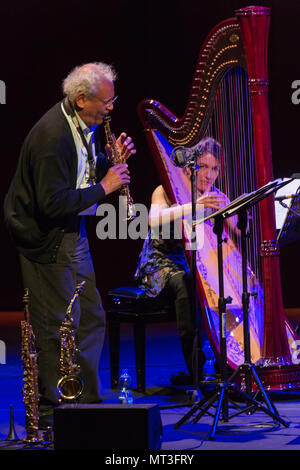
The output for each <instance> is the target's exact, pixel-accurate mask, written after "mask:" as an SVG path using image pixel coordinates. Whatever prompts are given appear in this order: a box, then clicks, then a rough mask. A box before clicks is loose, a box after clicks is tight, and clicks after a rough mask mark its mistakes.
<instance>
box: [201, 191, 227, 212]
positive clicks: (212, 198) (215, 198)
mask: <svg viewBox="0 0 300 470" xmlns="http://www.w3.org/2000/svg"><path fill="white" fill-rule="evenodd" d="M229 202H230V201H229V199H228V197H227V196H226V195H225V194H222V193H217V192H215V191H211V192H208V193H204V194H202V196H200V197H199V198H198V199H197V204H203V205H204V207H211V208H212V209H216V210H218V209H221V208H222V207H224V206H226V205H227V204H229Z"/></svg>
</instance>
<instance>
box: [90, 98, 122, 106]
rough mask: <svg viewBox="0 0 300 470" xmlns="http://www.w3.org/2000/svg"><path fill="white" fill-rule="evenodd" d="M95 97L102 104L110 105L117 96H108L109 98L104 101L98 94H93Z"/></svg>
mask: <svg viewBox="0 0 300 470" xmlns="http://www.w3.org/2000/svg"><path fill="white" fill-rule="evenodd" d="M95 98H97V99H98V100H100V101H101V102H102V103H103V104H104V106H105V107H107V106H111V105H112V104H114V102H115V101H116V99H117V98H118V96H114V97H113V98H110V99H109V100H106V101H105V100H103V99H102V98H100V97H99V96H95Z"/></svg>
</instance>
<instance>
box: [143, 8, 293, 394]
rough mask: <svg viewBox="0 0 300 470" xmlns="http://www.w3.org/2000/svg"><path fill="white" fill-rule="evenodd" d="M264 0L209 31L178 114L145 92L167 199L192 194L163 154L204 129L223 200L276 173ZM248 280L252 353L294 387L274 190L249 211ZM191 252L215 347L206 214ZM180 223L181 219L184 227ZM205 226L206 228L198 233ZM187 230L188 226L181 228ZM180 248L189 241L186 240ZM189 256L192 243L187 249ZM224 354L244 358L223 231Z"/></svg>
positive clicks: (146, 123) (232, 254)
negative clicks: (215, 155) (212, 145)
mask: <svg viewBox="0 0 300 470" xmlns="http://www.w3.org/2000/svg"><path fill="white" fill-rule="evenodd" d="M269 22H270V10H269V9H268V8H264V7H259V6H253V7H252V6H251V7H247V8H243V9H240V10H237V11H236V13H235V17H233V18H230V19H228V20H225V21H223V22H221V23H220V24H218V25H217V26H216V27H215V28H214V29H213V30H212V31H211V33H209V34H208V36H207V38H206V40H205V42H204V44H203V46H202V48H201V51H200V55H199V58H198V62H197V66H196V70H195V73H194V77H193V82H192V87H191V91H190V95H189V99H188V103H187V106H186V109H185V112H184V115H183V117H181V118H177V117H176V116H175V115H174V114H172V112H171V111H169V110H168V109H167V108H166V107H165V106H163V105H162V104H161V103H159V102H158V101H155V100H144V101H142V102H141V103H140V104H139V107H138V113H139V116H140V119H141V121H142V125H143V127H144V129H145V131H146V137H147V140H148V144H149V146H150V150H151V152H152V153H153V157H154V160H155V164H156V166H157V170H158V172H159V175H160V178H161V183H162V184H163V185H164V187H165V190H166V191H167V194H168V197H169V198H170V200H171V201H172V203H174V204H182V203H185V202H186V201H190V195H189V192H188V191H187V189H186V185H185V182H184V178H183V176H182V169H180V168H177V167H175V165H174V164H173V163H172V161H171V160H170V154H171V152H172V150H173V148H174V147H176V146H186V147H192V146H194V145H196V144H197V143H198V142H199V141H200V140H201V139H202V138H203V137H205V136H211V137H214V138H215V139H216V140H218V141H219V142H220V143H221V145H222V149H223V152H222V162H221V168H222V172H221V175H220V177H219V183H218V185H219V188H220V189H221V190H222V191H224V192H227V195H228V196H229V197H230V199H234V198H236V197H237V196H239V195H241V194H243V193H246V192H250V191H253V190H254V189H257V188H260V187H261V186H263V185H264V184H266V183H268V182H269V181H272V180H273V169H272V152H271V138H270V126H269V108H268V69H267V44H268V31H269ZM252 218H253V219H252V224H251V229H252V230H251V240H250V241H249V253H250V255H249V260H248V283H249V290H250V292H251V293H255V294H256V295H251V296H250V305H249V323H250V336H251V359H252V362H253V363H255V364H256V365H257V367H258V373H259V375H260V376H261V379H262V382H263V384H264V386H265V388H266V389H267V390H280V389H282V390H283V389H287V388H296V387H298V386H299V384H300V367H299V366H298V365H297V363H298V357H297V345H296V340H297V335H296V333H295V332H294V331H293V329H292V328H291V326H290V325H289V323H288V321H287V320H286V318H285V316H284V312H283V302H282V291H281V280H280V268H279V252H278V247H277V243H276V228H275V210H274V196H268V197H267V198H266V199H264V200H263V201H261V202H260V203H259V204H258V205H257V207H256V208H255V209H254V210H253V213H252ZM202 225H204V227H202V230H204V237H202V238H204V242H202V241H201V244H200V245H201V246H199V250H198V251H197V293H198V297H199V301H200V304H201V310H202V315H203V321H204V325H205V327H206V331H207V334H208V336H209V339H210V342H211V345H212V347H213V349H214V351H215V353H216V354H219V332H218V327H219V319H218V307H217V299H218V285H217V283H218V279H217V251H216V250H217V246H216V239H215V235H214V234H213V232H212V226H211V222H209V221H208V222H205V224H202ZM184 230H185V231H186V228H184ZM201 233H202V235H203V232H201ZM184 234H185V232H184ZM184 245H185V247H186V244H185V243H184ZM186 254H187V258H188V259H190V252H189V249H188V248H186ZM223 258H224V265H225V267H224V272H225V296H228V295H230V296H231V297H232V298H233V302H232V304H230V305H228V306H227V311H226V330H227V333H226V341H227V352H228V363H229V365H230V366H231V367H232V368H233V369H236V368H237V367H238V366H239V365H240V364H241V363H243V361H244V353H243V334H242V325H243V318H242V303H241V302H242V301H241V269H242V267H241V260H240V253H239V248H238V244H235V242H234V241H232V240H231V238H230V237H229V241H228V242H227V243H226V244H224V249H223Z"/></svg>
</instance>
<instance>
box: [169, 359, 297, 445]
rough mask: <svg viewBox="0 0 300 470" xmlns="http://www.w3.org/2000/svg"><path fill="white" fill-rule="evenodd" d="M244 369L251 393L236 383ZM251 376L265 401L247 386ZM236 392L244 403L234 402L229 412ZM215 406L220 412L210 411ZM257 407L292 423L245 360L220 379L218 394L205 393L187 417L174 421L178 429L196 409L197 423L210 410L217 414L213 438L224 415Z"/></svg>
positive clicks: (226, 417)
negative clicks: (282, 413) (285, 418)
mask: <svg viewBox="0 0 300 470" xmlns="http://www.w3.org/2000/svg"><path fill="white" fill-rule="evenodd" d="M240 373H243V374H244V377H245V379H246V380H245V382H247V384H246V387H245V388H246V390H247V393H244V392H243V391H241V390H240V389H239V388H238V387H237V385H236V383H235V382H236V376H237V375H238V374H240ZM249 379H250V381H252V382H253V383H255V386H256V388H257V391H258V392H260V394H261V399H262V400H261V401H258V400H257V399H256V395H254V396H252V393H251V391H250V393H249V391H248V388H249V387H248V386H247V385H248V383H249ZM250 383H251V382H250ZM232 392H233V393H234V396H235V397H236V398H237V399H239V400H240V401H241V402H242V403H244V404H243V405H241V406H239V405H237V404H236V403H235V402H232V403H233V404H234V405H235V406H234V412H233V413H232V414H231V415H229V406H228V403H229V402H230V401H232V400H230V394H231V393H232ZM215 403H216V405H215ZM211 407H216V412H215V414H214V415H212V413H210V412H209V409H210V408H211ZM256 410H259V411H263V412H264V413H265V414H267V415H268V416H270V417H271V418H273V421H274V422H275V423H278V424H282V425H283V426H285V427H286V428H288V427H289V423H288V422H287V421H285V420H284V419H282V418H281V417H280V415H279V414H278V412H277V410H276V408H275V406H274V405H273V403H272V401H271V400H270V398H269V397H268V395H267V393H266V391H265V389H264V386H263V385H262V382H261V380H260V378H259V375H258V373H257V372H256V369H255V367H254V365H253V364H251V363H248V362H245V363H244V364H242V365H241V366H239V367H238V369H237V370H235V371H234V372H233V374H232V375H231V377H230V378H229V379H228V381H227V382H224V381H220V382H219V383H217V385H216V391H215V392H214V394H213V395H212V396H210V397H208V398H207V397H204V398H203V399H202V400H200V401H199V402H198V403H197V404H195V405H194V406H193V407H192V408H191V409H190V411H189V412H188V413H187V414H186V415H185V416H184V417H183V418H181V420H180V421H178V423H176V424H175V425H174V428H175V429H178V428H179V427H180V426H181V425H182V424H185V423H187V422H188V421H189V419H190V418H191V417H192V416H193V415H194V414H195V413H197V414H196V416H195V417H194V419H193V423H197V422H198V421H199V420H200V418H201V417H202V416H203V415H204V414H210V415H212V416H213V417H214V420H213V424H212V427H211V429H210V432H209V434H208V439H210V440H213V439H214V438H215V434H216V431H217V426H218V422H219V420H220V419H222V421H223V422H228V421H229V420H230V419H232V418H234V417H236V416H239V415H240V414H242V413H246V415H248V416H249V415H251V414H253V413H254V412H255V411H256Z"/></svg>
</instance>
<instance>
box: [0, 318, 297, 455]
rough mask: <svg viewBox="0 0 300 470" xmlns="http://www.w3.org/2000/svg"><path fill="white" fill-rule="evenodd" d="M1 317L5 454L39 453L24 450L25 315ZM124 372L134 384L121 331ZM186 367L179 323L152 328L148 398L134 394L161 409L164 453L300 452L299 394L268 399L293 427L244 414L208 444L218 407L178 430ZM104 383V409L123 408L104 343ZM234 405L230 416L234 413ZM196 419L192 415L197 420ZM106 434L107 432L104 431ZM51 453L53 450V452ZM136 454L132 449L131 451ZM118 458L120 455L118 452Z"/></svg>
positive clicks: (0, 428) (0, 410)
mask: <svg viewBox="0 0 300 470" xmlns="http://www.w3.org/2000/svg"><path fill="white" fill-rule="evenodd" d="M9 315H10V317H9V318H10V321H9V322H7V314H5V313H2V314H1V313H0V327H1V329H0V332H1V333H0V340H1V341H3V342H4V343H5V345H6V358H5V359H6V360H5V363H3V364H0V380H1V387H0V450H16V449H17V450H35V451H37V450H40V451H44V450H46V448H44V447H41V446H35V447H34V448H33V447H28V446H24V444H23V443H22V441H21V439H22V438H24V437H25V427H24V418H25V411H24V405H23V398H22V379H23V371H22V364H21V356H20V329H19V321H20V318H21V317H22V314H21V313H18V312H10V313H9ZM120 367H121V368H127V369H128V370H129V373H130V375H131V376H132V378H133V382H134V387H135V386H136V382H135V359H134V349H133V338H132V331H131V329H130V328H129V327H126V326H123V327H122V335H121V354H120ZM184 370H185V365H184V362H183V357H182V354H181V350H180V343H179V339H178V336H177V332H176V325H175V324H174V323H166V324H157V325H149V327H148V329H147V344H146V387H147V388H146V393H145V394H139V393H137V392H135V391H134V392H133V393H134V403H136V404H157V405H158V406H159V408H160V415H161V420H162V439H161V449H160V452H173V451H176V452H177V453H184V452H190V453H193V452H195V453H196V454H197V453H198V452H199V451H208V453H213V452H223V451H224V452H228V451H234V452H236V451H241V452H246V451H249V452H250V453H257V452H271V451H272V453H274V452H276V451H281V452H283V453H285V452H297V451H299V450H300V431H299V428H300V391H292V390H291V391H285V392H273V393H270V394H268V396H269V397H270V398H271V400H272V402H273V403H274V405H275V406H276V409H277V412H278V415H279V416H280V418H281V419H282V420H283V421H284V422H285V423H286V424H287V425H288V426H287V427H286V426H284V425H283V424H281V423H278V422H274V421H273V419H272V418H271V417H270V416H268V415H267V414H266V413H265V412H263V411H259V410H256V411H255V412H254V413H253V414H251V415H247V414H245V413H242V414H241V415H239V416H235V417H234V418H232V419H230V420H229V421H228V422H226V423H225V422H223V421H222V420H219V421H218V424H217V428H216V434H215V438H214V440H209V439H208V434H209V433H210V431H211V430H212V426H213V419H214V418H213V414H215V407H214V406H213V407H211V408H210V409H209V411H210V413H212V414H211V415H208V414H205V415H204V416H202V417H201V418H200V419H199V421H198V422H196V423H189V424H182V425H181V426H180V427H179V428H178V429H175V427H174V425H175V424H177V423H178V422H179V421H180V420H181V418H182V417H183V416H185V415H186V413H187V412H188V411H189V410H190V409H191V407H190V406H182V407H181V406H177V405H182V404H184V403H186V401H187V396H188V392H189V391H190V392H192V391H193V387H192V386H191V387H184V386H173V385H171V382H170V377H171V375H172V374H176V373H178V372H179V371H184ZM100 378H101V382H102V386H103V390H104V396H105V401H104V403H107V404H109V403H118V397H117V391H112V390H111V389H110V368H109V355H108V344H107V342H106V343H105V346H104V350H103V354H102V359H101V367H100ZM234 406H235V405H234V404H230V408H229V411H230V414H231V412H233V411H234ZM11 409H12V410H13V416H14V428H15V432H16V435H17V437H18V438H19V441H7V440H6V438H7V436H8V435H9V427H10V410H11ZM196 415H197V413H196V414H195V415H193V418H194V417H195V416H196ZM103 432H105V430H103ZM48 450H51V447H50V448H48ZM132 450H133V449H132ZM115 452H117V450H115Z"/></svg>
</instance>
